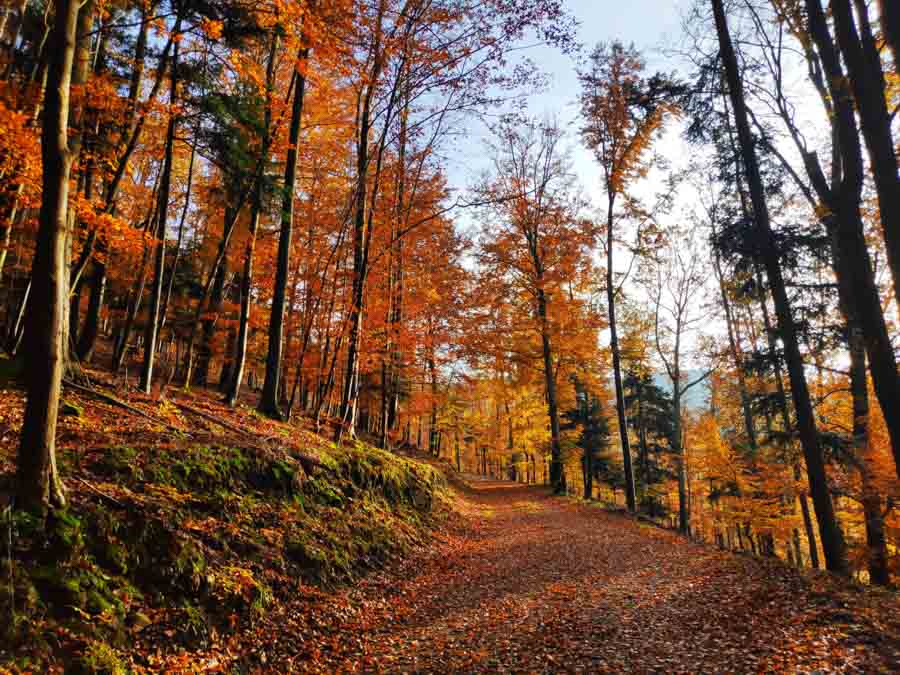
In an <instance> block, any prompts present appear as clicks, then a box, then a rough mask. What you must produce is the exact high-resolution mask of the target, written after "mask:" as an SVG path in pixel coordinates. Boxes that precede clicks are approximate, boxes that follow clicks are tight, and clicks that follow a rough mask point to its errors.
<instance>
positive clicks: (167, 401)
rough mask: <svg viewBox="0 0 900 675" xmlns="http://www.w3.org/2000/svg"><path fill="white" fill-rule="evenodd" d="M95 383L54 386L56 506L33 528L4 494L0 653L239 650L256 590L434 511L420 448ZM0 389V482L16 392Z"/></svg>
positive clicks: (166, 661)
mask: <svg viewBox="0 0 900 675" xmlns="http://www.w3.org/2000/svg"><path fill="white" fill-rule="evenodd" d="M111 384H112V383H111V382H107V383H106V385H107V386H103V384H102V383H101V384H96V385H91V386H90V387H82V386H81V385H70V386H68V387H66V390H65V406H64V407H65V412H66V413H67V415H66V417H64V418H63V422H62V425H61V426H62V428H61V431H60V446H61V451H60V455H59V456H60V461H61V464H62V466H61V473H62V475H63V476H64V480H65V482H66V485H67V490H68V500H69V505H68V508H67V509H66V510H65V511H63V512H57V513H52V514H51V515H50V517H49V518H48V520H47V523H46V534H44V531H43V530H42V528H41V523H40V522H39V521H38V520H37V519H35V518H33V517H31V516H29V515H27V514H24V513H22V512H18V511H13V510H10V509H6V510H5V511H4V520H3V530H4V537H3V539H4V540H5V543H6V544H7V545H4V546H3V556H2V557H3V568H4V572H6V573H5V574H4V577H7V576H9V578H10V580H11V581H10V583H7V584H6V586H8V588H6V589H4V591H3V592H2V593H0V607H2V612H3V615H4V616H7V617H11V620H10V621H8V622H7V624H6V626H5V627H4V632H3V636H2V642H0V665H5V666H6V667H10V668H13V669H14V670H18V669H21V670H38V671H48V670H63V669H66V670H67V671H72V672H97V673H101V672H105V673H116V672H125V671H126V670H133V669H146V670H147V671H149V672H156V671H159V670H160V669H164V670H171V669H173V668H177V667H178V665H179V664H182V665H187V664H190V663H193V661H194V659H193V658H192V657H191V656H190V655H191V654H194V653H197V652H200V651H206V650H218V651H219V652H221V653H223V654H233V655H234V658H232V659H231V661H232V662H234V661H240V658H241V657H240V653H241V651H242V649H241V648H239V647H238V646H235V643H234V640H235V637H236V636H237V635H239V634H241V632H242V631H245V630H248V629H253V628H254V627H255V626H258V625H260V622H261V620H262V619H263V618H264V617H265V616H266V615H267V614H268V613H270V612H271V611H272V608H273V607H276V606H277V605H279V604H282V603H285V602H296V600H297V598H302V597H306V596H309V595H310V593H315V592H317V591H315V590H314V589H327V588H331V587H336V586H339V585H341V584H345V583H347V582H350V581H353V580H355V579H358V578H360V577H361V576H363V575H365V574H366V573H368V572H370V571H371V570H373V569H377V568H379V567H381V566H383V565H384V564H385V563H386V562H388V561H390V560H393V559H396V558H397V557H398V556H400V555H401V554H402V553H404V552H405V551H407V550H409V549H410V547H413V546H415V545H417V544H420V543H422V542H424V541H425V540H426V539H427V538H428V537H429V536H430V533H431V531H432V528H433V527H434V526H435V525H436V524H437V523H438V522H439V521H440V519H441V517H442V515H443V514H444V513H445V512H446V509H445V508H444V502H445V500H446V497H445V489H444V485H445V479H444V476H443V475H442V473H441V472H440V471H439V470H437V469H436V468H435V467H434V466H431V465H429V464H426V463H421V462H417V461H414V460H411V459H408V458H405V457H401V456H398V455H396V454H393V453H389V452H385V451H382V450H379V449H377V448H374V447H371V446H369V445H366V444H365V443H362V442H359V441H357V442H354V443H352V444H348V445H345V446H342V447H337V446H335V445H334V444H333V443H330V442H329V441H326V440H325V439H323V438H321V437H320V436H317V435H315V434H313V433H311V432H309V431H305V430H303V429H301V428H299V427H296V426H291V425H288V424H281V423H277V422H272V421H270V420H267V419H264V418H261V417H259V416H258V415H257V414H256V413H255V412H254V411H253V410H252V409H250V408H240V409H238V410H237V411H235V412H231V411H228V410H227V409H226V408H224V407H223V406H222V405H221V404H219V403H218V402H217V399H215V398H213V397H212V396H211V395H208V394H206V393H203V392H200V393H196V394H191V395H188V394H185V393H184V392H170V393H169V396H168V397H167V398H160V399H159V400H156V399H154V398H150V397H145V396H143V395H141V394H138V393H136V392H127V391H125V392H123V391H115V392H114V390H113V389H112V387H111V386H110V385H111ZM126 399H127V400H126ZM2 400H3V407H2V411H0V439H2V446H3V464H2V475H0V477H2V480H3V481H4V482H5V483H6V484H9V482H10V481H11V479H12V471H13V464H12V460H13V459H14V452H15V449H16V444H15V438H16V432H17V428H18V424H19V423H20V418H21V414H22V401H21V392H20V391H19V390H18V389H16V388H14V387H13V388H8V389H6V390H4V391H3V392H2ZM126 406H127V407H126ZM7 492H8V490H7ZM7 535H8V536H7ZM7 542H8V543H7ZM7 570H8V572H7Z"/></svg>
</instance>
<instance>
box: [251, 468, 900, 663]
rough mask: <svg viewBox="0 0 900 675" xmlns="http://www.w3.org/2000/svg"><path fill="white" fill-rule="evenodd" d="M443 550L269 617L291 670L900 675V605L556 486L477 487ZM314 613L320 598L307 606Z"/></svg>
mask: <svg viewBox="0 0 900 675" xmlns="http://www.w3.org/2000/svg"><path fill="white" fill-rule="evenodd" d="M457 508H458V510H459V511H460V513H461V515H462V517H461V518H460V519H454V522H455V525H454V526H453V527H452V528H451V530H450V531H447V532H445V533H444V534H443V536H442V537H441V538H440V540H439V542H438V543H436V544H435V545H433V546H431V547H428V548H426V549H422V550H420V551H419V552H418V554H417V555H414V556H413V557H411V558H408V559H406V560H405V562H403V563H401V564H399V565H397V566H393V567H389V568H388V569H386V570H384V571H382V572H378V573H375V574H373V575H371V576H370V577H368V578H367V579H365V580H363V581H362V582H361V583H360V584H358V585H357V586H355V587H353V588H350V589H348V590H346V591H344V592H341V593H339V594H337V595H331V596H323V597H321V598H320V599H319V600H318V601H317V602H315V603H314V605H315V607H314V608H313V609H312V610H311V609H310V608H309V606H308V605H306V611H303V612H296V611H295V610H292V608H291V607H290V606H282V607H280V608H279V610H278V611H275V612H273V613H270V614H269V615H268V616H267V618H266V620H265V623H266V624H267V626H266V627H259V628H262V629H261V630H259V631H258V632H259V633H260V634H262V635H266V637H265V638H264V639H263V640H261V642H260V644H259V648H260V650H262V651H264V652H265V657H264V658H265V659H266V662H267V663H268V664H269V667H271V668H273V669H275V670H278V671H282V672H284V671H298V670H305V671H321V672H339V671H340V672H346V671H367V672H371V671H381V672H460V671H463V672H498V671H500V672H559V671H570V672H615V673H622V672H667V673H674V672H813V671H817V672H822V671H825V672H885V673H886V672H900V611H898V610H900V603H898V598H897V596H896V595H895V594H893V593H890V592H883V591H882V592H879V591H872V590H868V589H865V590H864V589H861V588H859V587H856V586H852V585H848V584H845V583H843V582H839V581H837V580H835V579H833V578H832V577H831V576H830V575H829V574H827V573H824V572H821V573H814V574H809V573H805V574H801V573H800V572H798V571H796V570H794V569H792V568H790V567H788V566H786V565H785V564H783V563H782V562H778V561H770V560H759V559H754V558H750V557H748V556H743V555H736V554H733V553H727V552H722V551H719V550H717V549H715V548H713V547H711V546H706V545H700V544H694V543H691V542H688V541H687V540H685V539H684V538H682V537H680V536H678V535H677V534H675V533H672V532H669V531H666V530H662V529H660V528H658V527H655V526H652V525H647V524H643V523H641V522H639V521H636V520H633V519H631V518H629V517H626V516H624V515H621V514H616V513H612V512H608V511H604V510H602V509H600V508H597V507H595V506H591V505H585V504H583V503H577V502H575V501H573V500H568V499H562V498H554V497H550V496H549V495H548V494H547V492H546V490H543V489H540V488H533V487H523V486H521V485H517V484H514V483H505V482H495V481H478V480H470V481H469V484H468V486H464V487H463V488H462V490H461V492H460V495H459V497H458V504H457ZM304 602H305V603H306V602H308V600H305V601H304Z"/></svg>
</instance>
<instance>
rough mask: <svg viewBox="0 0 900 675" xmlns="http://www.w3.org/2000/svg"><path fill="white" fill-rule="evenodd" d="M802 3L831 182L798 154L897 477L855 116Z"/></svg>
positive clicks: (891, 393)
mask: <svg viewBox="0 0 900 675" xmlns="http://www.w3.org/2000/svg"><path fill="white" fill-rule="evenodd" d="M808 4H809V7H810V10H809V11H810V17H809V30H810V34H811V36H812V38H813V40H814V41H815V43H816V47H817V50H818V52H819V58H820V60H821V62H822V69H823V70H824V73H825V75H826V77H825V78H823V79H824V81H825V82H827V87H828V94H829V96H830V102H829V101H826V102H825V103H826V106H827V105H829V103H830V105H831V106H832V108H831V110H830V112H831V113H832V114H831V115H830V118H831V124H832V129H833V131H832V137H833V141H832V144H833V145H834V146H836V148H837V149H838V150H839V157H838V159H839V160H840V161H839V164H838V168H837V170H835V169H834V168H833V169H832V171H833V173H834V174H835V176H836V180H834V181H833V184H832V185H829V184H828V182H827V181H826V179H825V176H824V172H823V171H822V168H821V166H820V165H819V162H818V159H817V158H816V157H815V155H812V154H807V156H806V157H805V158H804V159H805V164H806V169H807V173H808V174H809V176H810V182H811V184H812V186H813V188H814V189H815V191H816V194H817V196H818V198H819V200H820V201H821V202H822V203H823V205H824V207H825V208H826V209H827V211H828V213H827V214H826V215H825V217H824V218H823V222H824V223H825V225H826V227H827V229H828V232H829V236H830V238H831V240H832V254H833V258H834V271H835V275H836V277H837V281H838V289H839V292H840V293H842V294H843V296H844V298H843V300H842V304H841V307H842V309H843V311H844V314H845V318H846V319H847V320H848V321H849V322H851V323H853V324H854V325H855V326H857V327H858V329H862V334H863V337H864V340H865V347H866V353H867V354H868V357H869V370H870V371H871V373H872V381H873V382H874V384H875V394H876V396H877V397H878V402H879V404H880V405H881V409H882V411H883V412H884V420H885V424H886V426H887V428H888V433H889V435H890V438H891V449H892V451H893V455H894V464H895V466H896V471H897V474H898V476H900V373H898V371H897V360H896V356H895V354H894V347H893V344H892V342H891V338H890V334H889V332H888V329H887V323H886V322H885V318H884V310H883V308H882V305H881V298H880V293H879V289H878V285H877V283H876V282H875V272H874V267H873V265H872V261H871V257H870V256H869V249H868V244H867V243H866V238H865V226H864V223H863V220H862V216H861V213H860V204H861V199H862V190H863V183H864V178H865V177H864V170H865V169H864V164H863V156H862V148H861V147H860V142H859V134H858V129H857V124H856V115H855V110H854V105H853V101H852V99H851V96H850V91H849V88H848V87H849V85H848V81H847V78H845V77H844V71H843V68H842V66H841V62H840V59H839V57H838V54H837V50H836V49H835V46H834V43H833V42H832V40H831V36H830V35H829V33H828V25H827V23H826V20H825V15H824V14H823V13H822V11H821V7H820V6H819V4H818V0H809V3H808ZM817 10H818V11H817ZM852 73H853V71H852V70H851V75H852ZM823 86H824V85H823ZM861 119H862V118H861ZM870 156H873V157H874V155H871V148H870ZM889 159H890V158H889ZM890 162H892V163H893V164H894V169H893V172H894V176H895V178H896V172H897V169H896V158H893V159H890ZM873 167H874V160H873ZM896 190H897V195H892V196H891V198H893V199H897V200H898V201H897V207H898V212H897V220H896V221H889V220H888V219H887V217H886V212H885V211H882V224H883V226H884V228H885V230H886V231H887V230H888V229H889V226H891V222H893V223H894V224H893V227H900V182H898V183H897V184H896ZM882 208H883V206H882ZM896 236H898V237H900V234H898V235H896ZM896 282H897V279H896V278H895V283H896ZM851 315H852V316H851Z"/></svg>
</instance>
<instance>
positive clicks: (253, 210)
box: [226, 34, 278, 408]
mask: <svg viewBox="0 0 900 675" xmlns="http://www.w3.org/2000/svg"><path fill="white" fill-rule="evenodd" d="M277 50H278V38H277V36H276V35H274V34H273V36H272V38H271V43H270V47H269V60H268V65H267V66H266V109H265V111H263V128H262V139H261V148H260V152H261V154H262V153H267V152H268V149H269V145H270V140H269V128H270V127H271V125H272V92H273V89H274V86H275V56H276V52H277ZM264 160H265V157H264V156H261V157H260V162H259V168H258V169H257V172H256V182H255V184H254V186H253V197H252V201H251V203H250V225H249V230H250V231H249V236H248V237H247V247H246V249H245V250H244V273H243V275H242V277H241V309H240V319H239V321H238V337H237V343H236V346H235V354H234V372H233V375H232V379H231V386H230V388H229V390H228V395H227V396H226V402H227V403H228V405H229V406H230V407H232V408H233V407H234V406H235V405H237V401H238V396H240V393H241V382H242V381H243V379H244V369H245V368H246V364H247V342H248V339H249V335H250V305H251V297H250V294H251V293H252V292H253V255H254V253H255V251H256V235H257V232H258V231H259V217H260V212H261V211H262V178H263V174H264V173H265V166H266V165H265V161H264Z"/></svg>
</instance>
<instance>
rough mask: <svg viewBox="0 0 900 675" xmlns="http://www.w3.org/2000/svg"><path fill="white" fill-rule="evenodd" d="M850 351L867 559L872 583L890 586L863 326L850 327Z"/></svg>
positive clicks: (851, 325) (856, 458)
mask: <svg viewBox="0 0 900 675" xmlns="http://www.w3.org/2000/svg"><path fill="white" fill-rule="evenodd" d="M847 339H848V342H849V348H850V392H851V395H852V398H853V452H854V455H855V459H854V461H855V462H856V465H857V467H858V469H859V474H860V478H861V479H862V492H863V494H862V504H863V513H864V514H865V522H866V549H867V551H866V556H867V561H868V568H869V580H870V581H871V583H873V584H877V585H879V586H887V585H888V584H889V583H890V573H889V572H888V564H887V560H888V555H887V543H886V541H885V534H884V515H883V506H882V499H881V495H880V494H878V489H877V487H876V486H875V484H874V476H873V475H872V469H871V467H870V465H869V388H868V382H867V381H866V351H865V346H864V345H863V340H862V338H861V331H860V330H859V327H858V326H856V325H854V324H852V323H850V324H848V325H847Z"/></svg>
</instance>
